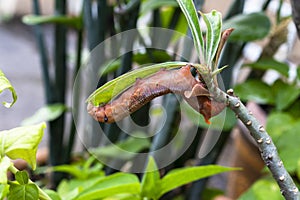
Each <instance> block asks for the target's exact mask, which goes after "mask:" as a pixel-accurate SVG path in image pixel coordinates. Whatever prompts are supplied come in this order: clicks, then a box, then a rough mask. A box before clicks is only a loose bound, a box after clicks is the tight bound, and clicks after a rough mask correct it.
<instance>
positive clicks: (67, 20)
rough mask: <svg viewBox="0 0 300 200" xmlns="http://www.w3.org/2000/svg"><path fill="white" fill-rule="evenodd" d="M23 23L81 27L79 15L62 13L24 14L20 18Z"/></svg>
mask: <svg viewBox="0 0 300 200" xmlns="http://www.w3.org/2000/svg"><path fill="white" fill-rule="evenodd" d="M22 21H23V23H25V24H27V25H38V24H49V23H51V24H62V25H66V26H71V27H74V28H76V29H81V28H82V25H83V24H82V19H81V17H74V16H64V15H49V16H40V15H26V16H24V17H23V18H22Z"/></svg>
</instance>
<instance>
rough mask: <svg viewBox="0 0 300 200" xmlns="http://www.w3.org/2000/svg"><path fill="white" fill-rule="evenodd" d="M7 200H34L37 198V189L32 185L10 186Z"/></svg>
mask: <svg viewBox="0 0 300 200" xmlns="http://www.w3.org/2000/svg"><path fill="white" fill-rule="evenodd" d="M9 190H10V193H9V195H8V200H15V199H18V200H36V199H38V197H39V191H38V187H37V186H36V185H35V184H33V183H29V184H24V185H19V184H10V189H9Z"/></svg>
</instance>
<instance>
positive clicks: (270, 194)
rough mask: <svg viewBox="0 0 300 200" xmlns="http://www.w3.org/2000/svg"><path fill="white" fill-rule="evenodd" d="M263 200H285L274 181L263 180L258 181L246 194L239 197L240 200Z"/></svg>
mask: <svg viewBox="0 0 300 200" xmlns="http://www.w3.org/2000/svg"><path fill="white" fill-rule="evenodd" d="M252 199H257V200H263V199H272V200H273V199H274V200H281V199H284V198H283V197H282V195H281V193H280V190H279V187H278V185H277V183H276V182H275V181H274V180H272V179H261V180H259V181H257V182H256V183H255V184H254V185H253V186H252V187H251V188H250V189H249V190H248V191H247V192H246V193H244V194H243V195H242V196H240V197H239V200H252Z"/></svg>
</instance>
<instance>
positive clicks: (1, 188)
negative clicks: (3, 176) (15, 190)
mask: <svg viewBox="0 0 300 200" xmlns="http://www.w3.org/2000/svg"><path fill="white" fill-rule="evenodd" d="M8 193H9V185H8V184H0V199H1V200H2V199H5V197H7V195H8Z"/></svg>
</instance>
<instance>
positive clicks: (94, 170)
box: [52, 156, 104, 179]
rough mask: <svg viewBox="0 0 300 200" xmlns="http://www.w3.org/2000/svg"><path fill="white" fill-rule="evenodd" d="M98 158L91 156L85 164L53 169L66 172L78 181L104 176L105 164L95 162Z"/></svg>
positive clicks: (61, 166) (78, 163) (79, 163)
mask: <svg viewBox="0 0 300 200" xmlns="http://www.w3.org/2000/svg"><path fill="white" fill-rule="evenodd" d="M95 161H96V158H95V157H93V156H91V157H89V158H88V159H87V160H86V161H85V162H83V161H81V162H77V163H74V164H71V165H58V166H55V167H53V168H52V170H54V171H57V172H65V173H68V174H70V175H72V176H73V177H75V178H76V179H88V178H89V177H96V176H103V175H104V172H103V171H102V168H103V164H101V163H99V162H95Z"/></svg>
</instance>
